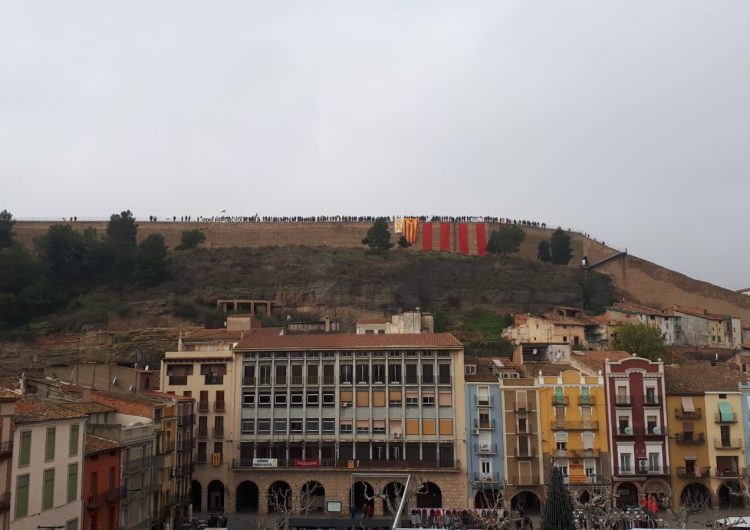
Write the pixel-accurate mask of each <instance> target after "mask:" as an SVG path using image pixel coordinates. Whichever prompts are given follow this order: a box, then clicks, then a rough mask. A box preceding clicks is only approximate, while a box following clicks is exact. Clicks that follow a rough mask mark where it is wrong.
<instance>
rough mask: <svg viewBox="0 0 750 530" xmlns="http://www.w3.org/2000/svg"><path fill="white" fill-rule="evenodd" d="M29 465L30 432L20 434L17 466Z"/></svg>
mask: <svg viewBox="0 0 750 530" xmlns="http://www.w3.org/2000/svg"><path fill="white" fill-rule="evenodd" d="M30 463H31V431H23V432H22V433H21V451H20V454H19V455H18V465H20V466H28V465H29V464H30Z"/></svg>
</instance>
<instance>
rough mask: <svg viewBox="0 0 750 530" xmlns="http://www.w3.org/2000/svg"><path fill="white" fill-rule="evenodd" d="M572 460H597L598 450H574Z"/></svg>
mask: <svg viewBox="0 0 750 530" xmlns="http://www.w3.org/2000/svg"><path fill="white" fill-rule="evenodd" d="M573 457H574V458H599V449H576V450H574V451H573Z"/></svg>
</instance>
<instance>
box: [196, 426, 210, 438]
mask: <svg viewBox="0 0 750 530" xmlns="http://www.w3.org/2000/svg"><path fill="white" fill-rule="evenodd" d="M198 438H208V427H198Z"/></svg>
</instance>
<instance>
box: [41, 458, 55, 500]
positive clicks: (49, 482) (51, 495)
mask: <svg viewBox="0 0 750 530" xmlns="http://www.w3.org/2000/svg"><path fill="white" fill-rule="evenodd" d="M54 504H55V470H54V468H53V469H45V470H44V484H43V485H42V510H49V509H50V508H52V506H54Z"/></svg>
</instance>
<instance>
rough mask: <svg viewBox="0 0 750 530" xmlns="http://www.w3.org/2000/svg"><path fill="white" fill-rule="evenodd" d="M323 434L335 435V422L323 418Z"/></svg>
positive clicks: (331, 419)
mask: <svg viewBox="0 0 750 530" xmlns="http://www.w3.org/2000/svg"><path fill="white" fill-rule="evenodd" d="M323 434H336V420H335V419H333V418H323Z"/></svg>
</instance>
